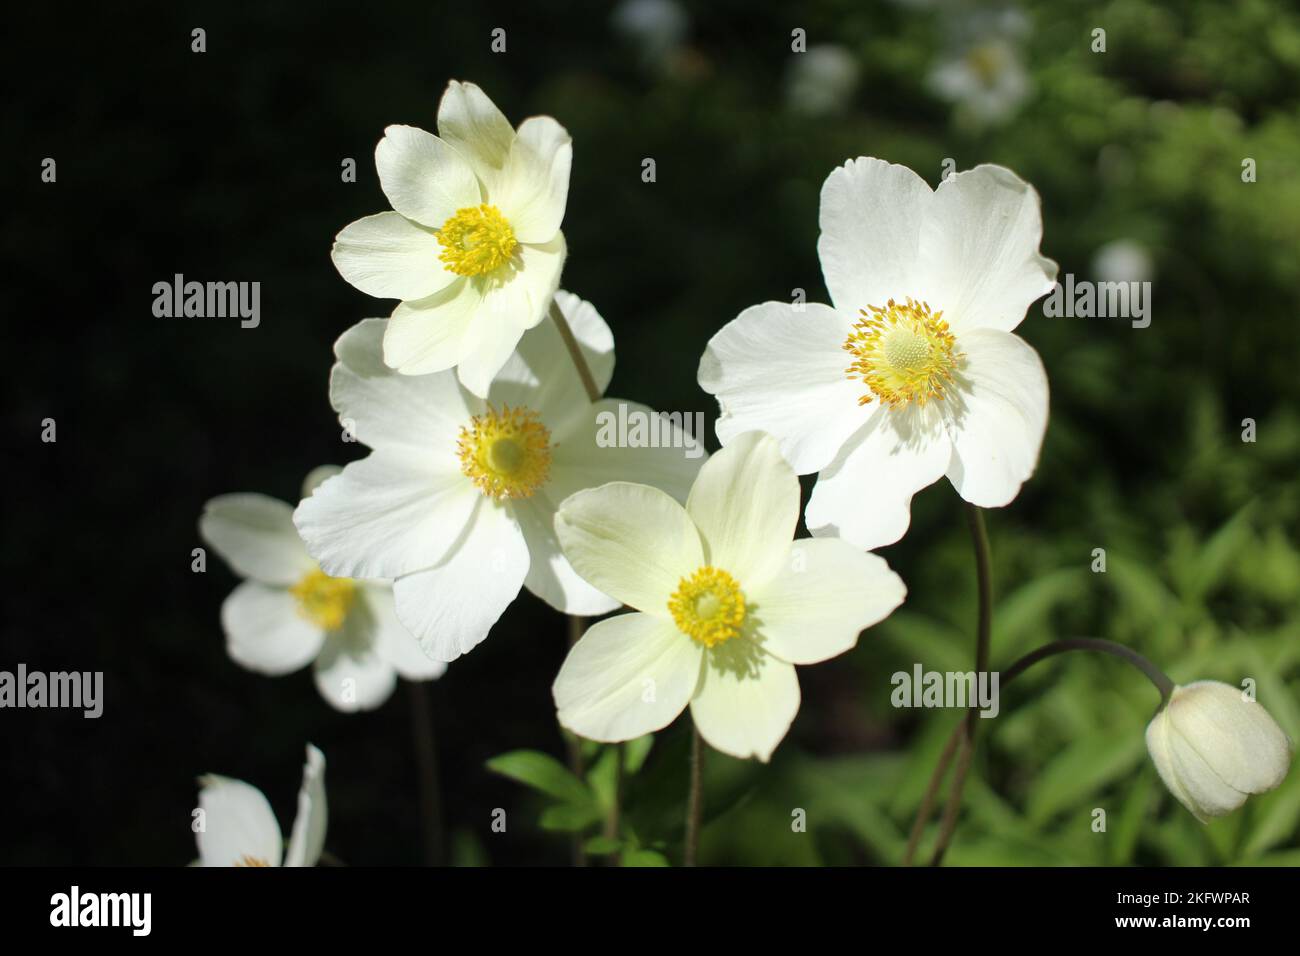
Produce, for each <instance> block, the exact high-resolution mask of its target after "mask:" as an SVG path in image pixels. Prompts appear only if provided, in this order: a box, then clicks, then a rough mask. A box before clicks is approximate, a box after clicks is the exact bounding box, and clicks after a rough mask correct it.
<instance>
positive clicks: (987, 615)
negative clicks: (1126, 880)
mask: <svg viewBox="0 0 1300 956" xmlns="http://www.w3.org/2000/svg"><path fill="white" fill-rule="evenodd" d="M966 523H967V524H968V525H969V526H970V535H971V542H972V543H973V544H974V546H975V576H976V580H977V584H978V587H979V619H978V623H977V625H976V632H975V676H976V679H978V678H979V675H980V674H983V673H985V672H986V671H987V670H988V667H989V644H990V642H991V640H992V634H993V570H992V565H993V562H992V559H991V556H990V551H989V534H988V530H987V529H986V528H985V527H984V512H983V511H981V510H980V509H979V508H977V507H976V506H975V505H972V504H970V503H969V502H967V503H966ZM978 713H979V707H978V705H977V704H976V702H974V701H972V702H971V707H970V709H969V710H967V711H966V719H965V720H964V721H962V723H961V724H960V726H961V727H962V732H961V735H960V737H959V748H960V749H959V750H958V754H957V769H956V771H955V772H954V774H953V779H952V789H951V790H949V791H948V802H947V804H945V806H944V808H943V818H942V821H941V823H940V825H939V838H938V841H937V842H936V843H935V846H934V854H933V855H932V856H931V857H930V865H931V866H938V865H939V864H940V863H942V862H943V855H944V852H945V851H946V850H947V849H948V841H949V840H951V839H952V834H953V831H954V830H955V829H956V828H957V813H958V811H959V810H960V809H961V795H962V791H963V790H964V789H965V788H966V772H967V771H968V770H969V769H970V762H971V758H972V757H973V756H974V753H975V727H976V723H975V718H976V716H977V714H978ZM922 825H924V824H922Z"/></svg>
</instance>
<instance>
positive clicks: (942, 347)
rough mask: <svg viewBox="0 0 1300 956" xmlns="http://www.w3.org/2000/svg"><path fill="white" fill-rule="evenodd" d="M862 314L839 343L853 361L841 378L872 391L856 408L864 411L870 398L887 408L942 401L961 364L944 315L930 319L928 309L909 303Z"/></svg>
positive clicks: (864, 396)
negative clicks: (873, 397)
mask: <svg viewBox="0 0 1300 956" xmlns="http://www.w3.org/2000/svg"><path fill="white" fill-rule="evenodd" d="M867 309H870V310H871V311H870V312H868V311H867ZM867 309H860V310H859V313H860V314H861V315H862V318H861V319H859V320H858V322H857V323H856V324H855V325H854V326H853V331H851V332H850V333H849V337H848V339H847V340H845V342H844V349H845V351H847V352H850V353H852V354H853V357H854V362H853V364H852V365H850V366H849V367H848V368H847V369H845V370H844V373H845V374H846V375H847V376H848V377H849V378H854V379H861V380H862V381H863V382H864V383H865V384H866V386H867V387H868V388H869V389H871V394H868V395H863V396H862V397H861V398H859V399H858V404H859V405H866V404H867V403H868V402H870V401H871V399H872V395H874V396H875V397H876V398H878V399H880V400H881V401H882V402H884V403H885V404H886V405H888V406H889V407H890V408H896V407H898V406H901V405H906V404H908V403H909V402H915V403H916V404H917V405H921V406H924V405H925V403H926V402H928V401H929V400H930V399H932V398H933V399H936V400H938V401H942V400H943V391H944V387H945V386H946V385H948V384H950V383H951V382H952V380H953V377H952V373H953V370H954V369H955V368H956V367H957V361H958V360H959V359H960V358H961V355H960V354H958V353H957V352H955V347H956V340H955V339H954V338H953V334H952V332H951V331H949V329H948V323H947V322H945V321H943V313H942V312H934V313H932V312H931V311H930V306H929V304H928V303H926V302H914V301H913V300H912V299H911V298H908V299H906V304H905V305H899V304H898V303H897V302H895V301H894V300H893V299H890V300H889V301H888V302H887V303H886V304H885V305H884V306H883V307H881V306H875V305H869V306H867Z"/></svg>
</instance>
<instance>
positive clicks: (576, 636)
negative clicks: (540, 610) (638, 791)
mask: <svg viewBox="0 0 1300 956" xmlns="http://www.w3.org/2000/svg"><path fill="white" fill-rule="evenodd" d="M567 618H568V621H569V647H570V648H572V647H573V645H574V644H577V643H578V641H579V640H580V639H581V638H582V635H583V633H584V632H585V631H586V630H587V622H586V621H585V620H584V619H583V618H580V617H577V616H576V615H572V614H570V615H567ZM560 733H562V734H563V735H564V744H565V747H566V748H567V750H568V756H569V771H570V772H571V773H572V774H573V775H574V776H575V777H577V778H578V779H579V780H582V779H583V778H584V777H586V775H587V767H586V761H584V760H583V759H582V741H581V740H579V739H578V737H577V735H576V734H573V733H571V732H569V731H567V730H565V729H564V728H563V727H561V728H560ZM582 844H583V841H582V834H581V833H575V834H574V835H573V840H572V845H571V847H570V855H571V857H572V862H573V865H574V866H586V865H587V852H586V850H584V849H583V845H582Z"/></svg>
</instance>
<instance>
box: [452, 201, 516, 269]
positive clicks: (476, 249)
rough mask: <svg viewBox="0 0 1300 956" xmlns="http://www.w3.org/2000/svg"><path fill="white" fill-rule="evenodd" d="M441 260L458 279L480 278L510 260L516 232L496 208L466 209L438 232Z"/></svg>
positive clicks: (473, 207)
mask: <svg viewBox="0 0 1300 956" xmlns="http://www.w3.org/2000/svg"><path fill="white" fill-rule="evenodd" d="M437 235H438V244H439V245H441V246H442V252H441V253H440V254H439V255H438V259H439V260H440V261H441V262H442V263H443V264H444V265H446V267H447V269H448V270H449V271H451V272H454V273H456V275H459V276H481V275H486V274H487V273H489V272H492V271H493V270H495V269H499V268H500V267H501V266H503V265H505V264H506V263H507V262H509V261H510V257H511V256H512V255H514V252H515V247H516V246H518V245H519V243H518V242H517V241H516V239H515V231H514V229H513V228H511V226H510V223H509V222H507V221H506V217H505V216H503V215H501V210H500V209H498V208H497V207H496V206H489V205H488V204H487V203H484V204H483V205H481V206H466V207H465V208H464V209H458V210H456V214H455V215H453V216H452V217H451V218H449V219H448V220H447V221H446V222H444V223H443V224H442V228H441V229H439V230H438V233H437Z"/></svg>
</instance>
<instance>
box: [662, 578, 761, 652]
mask: <svg viewBox="0 0 1300 956" xmlns="http://www.w3.org/2000/svg"><path fill="white" fill-rule="evenodd" d="M668 612H669V613H670V614H672V616H673V620H674V621H675V622H676V623H677V626H678V627H679V628H681V630H682V633H683V634H686V635H687V636H688V637H690V638H691V639H692V640H694V641H696V642H698V643H700V644H703V645H704V646H705V647H713V646H714V645H715V644H721V643H722V642H723V641H729V640H731V639H732V638H733V637H736V636H738V635H739V634H740V628H741V625H742V624H744V623H745V595H744V594H743V593H741V590H740V585H739V584H737V583H736V579H735V578H733V577H732V576H731V575H730V574H728V573H727V572H726V571H723V570H722V569H721V568H715V567H712V566H711V565H705V566H704V567H702V568H700V569H699V570H698V571H696V572H695V573H694V574H692V575H691V576H690V577H689V578H682V579H681V581H679V582H678V584H677V590H676V591H674V592H673V596H672V597H670V598H669V599H668Z"/></svg>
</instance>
